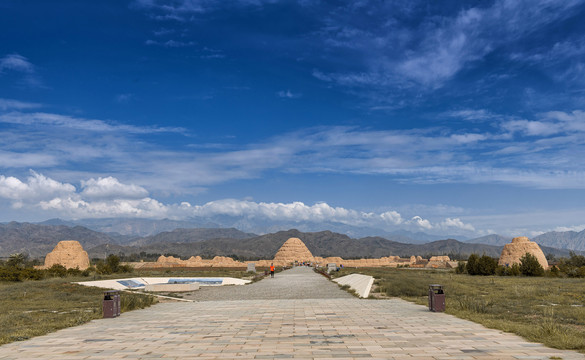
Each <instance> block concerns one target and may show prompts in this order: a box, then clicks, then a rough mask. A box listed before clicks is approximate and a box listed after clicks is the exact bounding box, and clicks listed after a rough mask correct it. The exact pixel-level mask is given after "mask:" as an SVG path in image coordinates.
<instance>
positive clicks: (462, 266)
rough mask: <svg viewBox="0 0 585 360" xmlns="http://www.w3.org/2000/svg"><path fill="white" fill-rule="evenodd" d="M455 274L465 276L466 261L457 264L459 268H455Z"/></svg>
mask: <svg viewBox="0 0 585 360" xmlns="http://www.w3.org/2000/svg"><path fill="white" fill-rule="evenodd" d="M455 273H456V274H464V273H465V262H464V261H459V262H458V263H457V267H456V268H455Z"/></svg>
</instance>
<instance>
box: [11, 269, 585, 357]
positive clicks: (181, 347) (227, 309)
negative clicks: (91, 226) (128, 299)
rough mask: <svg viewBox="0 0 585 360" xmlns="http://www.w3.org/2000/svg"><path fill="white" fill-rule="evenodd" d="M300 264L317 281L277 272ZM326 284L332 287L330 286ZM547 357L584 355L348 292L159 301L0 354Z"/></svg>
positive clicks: (404, 304)
mask: <svg viewBox="0 0 585 360" xmlns="http://www.w3.org/2000/svg"><path fill="white" fill-rule="evenodd" d="M301 273H303V276H304V277H305V278H306V279H307V281H308V282H311V281H320V278H319V275H316V274H313V273H311V272H305V271H304V270H295V271H290V272H284V273H280V274H278V275H277V277H281V278H282V279H284V280H285V281H286V280H287V278H288V276H291V279H292V276H298V275H300V274H301ZM317 279H318V280H317ZM272 280H273V279H266V280H263V281H262V282H261V283H259V284H262V285H261V286H260V285H259V286H258V288H262V287H264V286H267V285H265V284H270V281H272ZM276 283H277V282H276V281H274V282H273V284H276ZM293 283H294V281H293V280H291V281H290V284H291V286H292V284H293ZM330 289H331V288H330ZM331 290H332V296H336V295H334V294H335V292H336V291H339V290H338V289H335V288H333V289H331ZM551 357H555V359H558V358H562V359H585V356H583V355H582V354H578V353H575V352H570V351H559V350H554V349H550V348H546V347H544V346H542V345H540V344H533V343H528V342H526V341H524V340H522V339H521V338H519V337H517V336H514V335H510V334H505V333H502V332H500V331H496V330H490V329H486V328H484V327H483V326H481V325H478V324H475V323H472V322H469V321H465V320H461V319H458V318H455V317H453V316H450V315H446V314H443V313H431V312H429V311H428V310H427V309H426V308H425V307H423V306H418V305H414V304H411V303H408V302H405V301H402V300H399V299H393V300H378V301H376V300H359V299H357V298H332V299H330V300H327V299H292V300H291V299H267V300H229V301H226V300H219V301H201V302H194V303H164V304H159V305H156V306H153V307H151V308H148V309H145V310H139V311H132V312H129V313H124V314H122V316H121V317H119V318H116V319H101V320H96V321H92V322H91V323H89V324H85V325H82V326H78V327H74V328H69V329H65V330H61V331H58V332H56V333H53V334H50V335H47V336H41V337H37V338H34V339H31V340H28V341H24V342H17V343H12V344H8V345H4V346H1V347H0V359H61V360H68V359H287V358H294V359H362V358H367V359H550V358H551Z"/></svg>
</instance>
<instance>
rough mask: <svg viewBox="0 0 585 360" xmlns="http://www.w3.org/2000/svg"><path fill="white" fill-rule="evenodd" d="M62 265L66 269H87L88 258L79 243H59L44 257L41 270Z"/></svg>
mask: <svg viewBox="0 0 585 360" xmlns="http://www.w3.org/2000/svg"><path fill="white" fill-rule="evenodd" d="M56 264H57V265H63V266H65V267H66V268H67V269H75V268H78V269H79V270H85V269H87V268H88V267H89V256H87V252H85V250H83V247H82V246H81V244H80V243H79V241H75V240H65V241H60V242H59V243H58V244H57V246H55V248H54V249H53V251H51V252H50V253H48V254H47V256H46V257H45V265H44V266H43V268H45V269H48V268H50V267H51V266H53V265H56Z"/></svg>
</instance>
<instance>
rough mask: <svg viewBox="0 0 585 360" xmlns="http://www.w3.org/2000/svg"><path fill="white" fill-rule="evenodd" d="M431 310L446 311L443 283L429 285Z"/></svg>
mask: <svg viewBox="0 0 585 360" xmlns="http://www.w3.org/2000/svg"><path fill="white" fill-rule="evenodd" d="M429 310H430V311H434V312H443V311H445V291H444V290H443V285H437V284H431V285H429Z"/></svg>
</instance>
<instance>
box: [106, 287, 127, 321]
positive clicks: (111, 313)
mask: <svg viewBox="0 0 585 360" xmlns="http://www.w3.org/2000/svg"><path fill="white" fill-rule="evenodd" d="M121 307H122V306H121V298H120V292H119V291H117V290H109V291H104V303H103V307H102V309H103V314H104V318H115V317H116V316H120V310H121V309H120V308H121Z"/></svg>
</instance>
